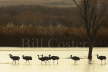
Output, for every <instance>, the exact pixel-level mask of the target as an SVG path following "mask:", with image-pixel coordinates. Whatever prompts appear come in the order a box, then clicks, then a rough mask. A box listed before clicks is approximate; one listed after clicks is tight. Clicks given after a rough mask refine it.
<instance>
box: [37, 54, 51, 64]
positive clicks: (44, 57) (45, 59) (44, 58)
mask: <svg viewBox="0 0 108 72" xmlns="http://www.w3.org/2000/svg"><path fill="white" fill-rule="evenodd" d="M37 56H38V59H39V60H40V61H41V63H42V62H45V64H46V62H47V61H48V60H50V58H49V57H48V56H43V54H42V55H41V57H40V55H37Z"/></svg>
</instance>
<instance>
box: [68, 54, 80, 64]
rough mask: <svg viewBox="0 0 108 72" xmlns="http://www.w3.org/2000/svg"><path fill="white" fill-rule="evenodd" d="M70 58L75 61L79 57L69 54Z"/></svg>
mask: <svg viewBox="0 0 108 72" xmlns="http://www.w3.org/2000/svg"><path fill="white" fill-rule="evenodd" d="M70 58H71V59H72V60H74V63H76V62H77V61H79V60H80V58H79V57H77V56H72V55H70Z"/></svg>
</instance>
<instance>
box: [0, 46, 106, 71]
mask: <svg viewBox="0 0 108 72" xmlns="http://www.w3.org/2000/svg"><path fill="white" fill-rule="evenodd" d="M9 53H11V54H13V55H18V56H20V57H21V60H20V61H19V62H17V63H16V64H15V63H14V62H12V60H11V59H10V58H9V56H8V54H9ZM97 53H98V54H99V55H105V56H108V48H94V50H93V62H92V64H88V60H87V54H88V48H11V47H10V48H3V47H2V48H0V68H1V69H0V70H1V71H2V72H107V71H108V63H107V61H106V64H104V63H103V64H102V63H101V62H100V61H99V60H97V58H96V54H97ZM23 54H24V55H30V56H32V57H33V60H32V61H30V62H29V63H27V62H25V61H24V60H23V59H22V55H23ZM38 54H43V55H45V56H48V54H51V55H57V56H59V57H60V60H59V64H56V62H55V63H53V62H52V61H49V62H47V63H46V64H45V63H42V64H41V62H40V61H39V60H38V58H37V55H38ZM71 54H72V55H73V56H79V57H81V58H83V59H81V60H80V61H78V62H77V63H76V64H74V61H73V60H71V59H68V58H69V56H70V55H71Z"/></svg>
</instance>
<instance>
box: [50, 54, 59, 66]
mask: <svg viewBox="0 0 108 72" xmlns="http://www.w3.org/2000/svg"><path fill="white" fill-rule="evenodd" d="M49 60H53V63H54V62H55V60H56V61H57V64H58V60H59V56H51V54H49Z"/></svg>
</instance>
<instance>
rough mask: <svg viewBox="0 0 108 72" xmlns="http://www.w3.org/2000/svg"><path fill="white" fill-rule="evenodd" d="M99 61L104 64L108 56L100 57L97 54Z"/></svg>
mask: <svg viewBox="0 0 108 72" xmlns="http://www.w3.org/2000/svg"><path fill="white" fill-rule="evenodd" d="M97 59H99V60H101V63H102V61H103V60H106V59H107V58H106V56H99V55H98V54H97ZM105 62H106V61H105Z"/></svg>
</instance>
